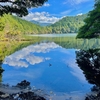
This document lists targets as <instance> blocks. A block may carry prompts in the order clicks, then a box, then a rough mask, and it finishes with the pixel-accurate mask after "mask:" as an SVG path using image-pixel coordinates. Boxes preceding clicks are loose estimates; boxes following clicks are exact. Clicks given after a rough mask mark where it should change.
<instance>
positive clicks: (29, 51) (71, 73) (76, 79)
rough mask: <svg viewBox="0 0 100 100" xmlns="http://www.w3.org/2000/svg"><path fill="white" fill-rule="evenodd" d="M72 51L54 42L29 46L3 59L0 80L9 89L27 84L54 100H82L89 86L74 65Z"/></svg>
mask: <svg viewBox="0 0 100 100" xmlns="http://www.w3.org/2000/svg"><path fill="white" fill-rule="evenodd" d="M75 51H77V49H66V48H63V47H61V46H60V45H58V44H56V43H54V42H40V43H37V44H33V45H30V46H28V47H25V48H23V49H22V50H19V51H17V52H15V53H13V54H12V55H9V56H7V57H6V58H5V60H4V62H3V65H2V67H3V68H4V69H5V71H4V73H3V79H2V80H3V82H4V83H10V84H11V85H16V83H18V82H20V81H22V80H24V79H25V80H28V81H29V82H31V86H34V87H35V88H38V89H42V90H44V91H45V92H46V93H51V95H53V96H52V99H53V100H83V98H84V95H85V94H86V93H89V92H90V88H91V87H92V85H90V84H89V83H88V82H87V80H86V79H85V77H84V74H83V73H82V70H80V68H79V67H78V65H77V64H76V53H75ZM75 98H76V99H75Z"/></svg>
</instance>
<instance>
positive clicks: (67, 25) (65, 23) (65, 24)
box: [49, 14, 87, 33]
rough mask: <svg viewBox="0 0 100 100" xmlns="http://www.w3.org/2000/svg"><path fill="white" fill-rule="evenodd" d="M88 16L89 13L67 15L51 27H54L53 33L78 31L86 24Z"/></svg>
mask: <svg viewBox="0 0 100 100" xmlns="http://www.w3.org/2000/svg"><path fill="white" fill-rule="evenodd" d="M86 17H87V14H83V15H78V16H66V17H64V18H62V19H61V20H59V21H58V22H56V23H54V24H52V25H50V26H49V27H50V28H52V33H77V32H78V30H79V28H80V27H81V26H83V25H84V19H85V18H86Z"/></svg>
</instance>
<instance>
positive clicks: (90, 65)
mask: <svg viewBox="0 0 100 100" xmlns="http://www.w3.org/2000/svg"><path fill="white" fill-rule="evenodd" d="M76 62H77V64H78V66H79V67H80V68H81V69H82V70H83V73H84V75H85V77H86V79H87V80H88V82H89V83H91V84H95V86H94V87H93V88H92V89H91V90H92V91H95V92H96V95H93V94H91V95H88V96H87V97H86V99H85V100H100V49H89V50H80V51H76Z"/></svg>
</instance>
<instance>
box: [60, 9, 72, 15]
mask: <svg viewBox="0 0 100 100" xmlns="http://www.w3.org/2000/svg"><path fill="white" fill-rule="evenodd" d="M71 11H72V10H66V11H63V12H61V14H62V15H67V14H69V13H70V12H71Z"/></svg>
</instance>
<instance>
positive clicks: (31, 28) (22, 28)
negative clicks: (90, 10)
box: [0, 14, 87, 38]
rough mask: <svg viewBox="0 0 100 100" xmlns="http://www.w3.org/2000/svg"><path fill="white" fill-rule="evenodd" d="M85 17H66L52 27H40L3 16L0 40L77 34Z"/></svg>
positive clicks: (10, 16)
mask: <svg viewBox="0 0 100 100" xmlns="http://www.w3.org/2000/svg"><path fill="white" fill-rule="evenodd" d="M86 17H87V14H84V15H81V16H67V17H64V18H63V19H61V20H59V21H58V22H56V23H54V24H52V25H49V26H43V25H42V26H40V25H38V23H37V24H33V22H29V21H26V20H23V19H21V18H19V17H17V16H12V15H10V14H8V15H7V14H5V15H3V16H2V17H0V38H15V37H16V36H18V35H19V37H20V35H24V34H49V33H58V34H59V33H77V32H78V30H79V28H80V27H81V26H82V25H84V21H83V20H84V19H85V18H86ZM34 23H36V22H34ZM39 24H40V23H39Z"/></svg>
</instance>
